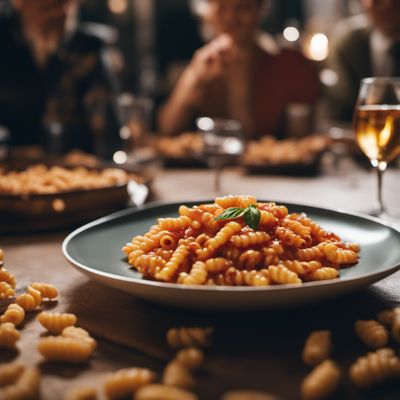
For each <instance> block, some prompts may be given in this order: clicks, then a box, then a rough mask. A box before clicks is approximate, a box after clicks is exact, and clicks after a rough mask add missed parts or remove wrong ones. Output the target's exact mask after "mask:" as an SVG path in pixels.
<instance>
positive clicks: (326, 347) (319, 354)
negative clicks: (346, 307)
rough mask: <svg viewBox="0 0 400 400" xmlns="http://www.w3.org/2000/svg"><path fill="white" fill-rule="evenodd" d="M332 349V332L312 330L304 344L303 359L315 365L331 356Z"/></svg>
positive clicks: (308, 363) (306, 362)
mask: <svg viewBox="0 0 400 400" xmlns="http://www.w3.org/2000/svg"><path fill="white" fill-rule="evenodd" d="M331 351H332V341H331V332H330V331H328V330H321V331H314V332H312V333H311V334H310V335H309V336H308V338H307V340H306V343H305V345H304V349H303V361H304V363H305V364H307V365H310V366H315V365H317V364H319V363H321V362H322V361H324V360H326V359H327V358H329V356H330V354H331Z"/></svg>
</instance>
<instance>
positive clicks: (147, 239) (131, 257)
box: [122, 196, 359, 286]
mask: <svg viewBox="0 0 400 400" xmlns="http://www.w3.org/2000/svg"><path fill="white" fill-rule="evenodd" d="M122 250H123V252H124V253H125V254H126V256H127V257H128V262H129V264H130V265H131V266H132V267H133V268H135V269H136V270H138V271H139V272H140V273H142V274H143V276H144V277H145V278H149V279H153V280H158V281H163V282H171V283H179V284H184V285H228V286H268V285H279V284H294V285H298V284H302V283H303V282H307V281H321V280H329V279H336V278H337V277H338V276H339V270H340V269H341V268H343V267H348V266H351V265H354V264H356V263H357V261H358V252H359V246H358V245H356V244H354V243H344V242H343V241H342V240H341V239H340V237H339V236H338V235H337V234H335V233H332V232H329V231H327V230H325V229H324V228H322V227H321V226H319V225H318V224H317V223H316V222H315V221H313V220H312V219H310V218H309V217H307V215H305V214H304V213H301V214H296V213H289V211H288V209H287V208H286V207H285V206H282V205H277V204H275V203H262V202H257V201H256V199H255V198H254V197H252V196H227V197H220V198H217V199H215V202H214V203H212V204H201V205H199V206H194V207H191V208H189V207H187V206H184V205H182V206H180V207H179V216H178V217H177V218H159V219H158V224H156V225H154V226H152V227H151V228H150V230H149V232H147V233H145V234H144V235H143V236H135V237H133V238H132V240H131V242H129V243H127V244H126V245H125V246H124V247H123V249H122Z"/></svg>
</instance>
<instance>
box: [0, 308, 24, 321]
mask: <svg viewBox="0 0 400 400" xmlns="http://www.w3.org/2000/svg"><path fill="white" fill-rule="evenodd" d="M24 318H25V310H24V309H23V308H22V307H21V306H19V305H18V304H16V303H12V304H10V305H9V306H8V307H7V309H6V311H4V314H3V315H2V316H1V317H0V322H1V323H3V322H11V323H12V324H14V325H15V326H18V325H19V324H21V323H22V322H23V320H24Z"/></svg>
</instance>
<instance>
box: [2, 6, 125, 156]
mask: <svg viewBox="0 0 400 400" xmlns="http://www.w3.org/2000/svg"><path fill="white" fill-rule="evenodd" d="M103 52H104V45H103V42H102V41H101V40H100V39H99V38H98V37H96V36H95V35H93V34H91V33H90V31H89V30H88V29H87V27H85V26H83V25H82V26H78V28H77V30H76V31H74V33H73V34H72V35H71V36H70V37H69V38H68V39H67V40H64V41H63V42H62V43H61V45H60V46H59V49H58V50H57V52H56V53H55V54H53V55H51V56H50V58H49V59H48V61H47V63H46V65H44V66H43V67H38V66H37V64H36V62H35V60H34V57H33V55H32V52H31V50H30V48H29V44H28V43H27V41H26V40H25V38H24V37H23V34H22V29H21V24H20V19H19V16H18V14H17V13H16V12H15V11H14V10H13V9H12V8H11V6H9V5H7V3H5V4H3V5H0V59H1V61H0V125H3V126H6V127H7V128H8V129H9V131H10V133H11V145H34V144H39V145H42V146H47V147H48V148H50V150H57V151H60V150H62V151H68V150H71V149H73V148H79V149H81V150H84V151H87V152H92V153H96V154H97V155H99V156H101V157H106V158H110V157H111V155H112V153H113V152H114V151H115V149H117V148H118V146H119V139H118V122H117V118H116V113H115V111H114V109H113V103H112V98H113V94H114V93H113V88H112V85H111V80H110V72H109V71H107V69H106V68H105V64H104V62H103Z"/></svg>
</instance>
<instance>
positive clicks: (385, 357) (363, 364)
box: [350, 348, 400, 389]
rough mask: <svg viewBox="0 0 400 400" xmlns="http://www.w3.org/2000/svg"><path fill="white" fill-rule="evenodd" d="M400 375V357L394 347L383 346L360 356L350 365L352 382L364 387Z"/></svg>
mask: <svg viewBox="0 0 400 400" xmlns="http://www.w3.org/2000/svg"><path fill="white" fill-rule="evenodd" d="M399 376H400V359H399V358H398V357H397V356H396V355H395V353H394V351H393V350H392V349H388V348H383V349H379V350H377V351H375V352H371V353H368V354H367V355H365V356H363V357H359V358H358V359H357V360H356V361H355V362H354V363H353V364H352V365H351V366H350V378H351V380H352V382H353V383H354V384H355V385H356V386H358V387H360V388H362V389H367V388H369V387H371V386H375V385H378V384H381V383H383V382H385V381H387V380H389V379H392V378H395V377H396V378H398V377H399Z"/></svg>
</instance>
